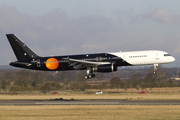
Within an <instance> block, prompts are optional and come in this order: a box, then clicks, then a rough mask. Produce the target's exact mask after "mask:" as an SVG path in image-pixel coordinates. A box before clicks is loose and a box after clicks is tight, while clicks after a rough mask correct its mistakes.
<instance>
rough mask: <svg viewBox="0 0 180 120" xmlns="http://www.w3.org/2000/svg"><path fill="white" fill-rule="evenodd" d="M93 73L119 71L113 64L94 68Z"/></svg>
mask: <svg viewBox="0 0 180 120" xmlns="http://www.w3.org/2000/svg"><path fill="white" fill-rule="evenodd" d="M92 71H93V72H113V71H117V67H114V66H113V64H108V65H99V66H97V67H93V70H92Z"/></svg>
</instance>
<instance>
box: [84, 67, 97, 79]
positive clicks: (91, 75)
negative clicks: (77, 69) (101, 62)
mask: <svg viewBox="0 0 180 120" xmlns="http://www.w3.org/2000/svg"><path fill="white" fill-rule="evenodd" d="M94 77H95V74H93V72H92V70H90V69H88V70H87V75H85V76H84V78H85V79H91V78H94Z"/></svg>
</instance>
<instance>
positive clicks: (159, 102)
mask: <svg viewBox="0 0 180 120" xmlns="http://www.w3.org/2000/svg"><path fill="white" fill-rule="evenodd" d="M0 105H180V101H179V100H156V101H132V100H129V101H128V100H119V101H118V100H114V101H113V100H103V101H99V100H93V101H78V100H77V101H75V100H72V101H71V100H49V101H44V100H39V101H38V100H35V101H34V100H29V101H27V100H24V101H22V100H21V101H0Z"/></svg>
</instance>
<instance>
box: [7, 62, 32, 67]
mask: <svg viewBox="0 0 180 120" xmlns="http://www.w3.org/2000/svg"><path fill="white" fill-rule="evenodd" d="M9 65H11V66H15V67H29V66H31V65H32V64H31V63H25V62H10V63H9Z"/></svg>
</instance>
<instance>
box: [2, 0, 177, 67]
mask: <svg viewBox="0 0 180 120" xmlns="http://www.w3.org/2000/svg"><path fill="white" fill-rule="evenodd" d="M179 5H180V1H179V0H158V1H157V0H134V1H132V0H0V41H1V43H0V51H1V52H0V58H1V59H0V65H8V62H7V61H16V57H15V55H14V53H13V51H12V49H11V47H10V45H9V43H8V40H7V38H6V34H9V33H14V34H16V35H17V36H18V37H19V38H20V39H21V40H22V41H23V42H25V44H27V45H28V46H29V47H30V48H31V49H32V50H33V51H35V52H36V53H37V54H38V55H40V56H51V55H72V54H83V53H104V52H118V51H139V50H162V51H166V52H168V53H170V54H171V55H172V56H174V57H175V58H176V61H175V62H174V63H171V64H170V66H172V67H176V64H177V62H179V61H180V56H179V55H180V47H179V45H180V34H179V32H180V7H179Z"/></svg>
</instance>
